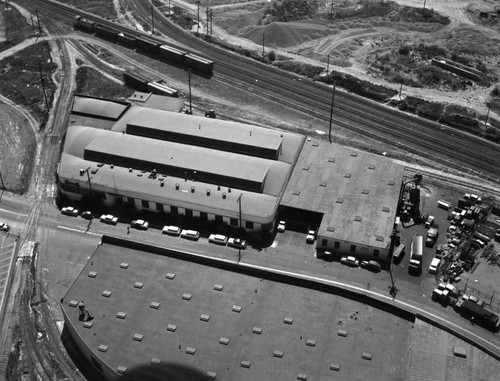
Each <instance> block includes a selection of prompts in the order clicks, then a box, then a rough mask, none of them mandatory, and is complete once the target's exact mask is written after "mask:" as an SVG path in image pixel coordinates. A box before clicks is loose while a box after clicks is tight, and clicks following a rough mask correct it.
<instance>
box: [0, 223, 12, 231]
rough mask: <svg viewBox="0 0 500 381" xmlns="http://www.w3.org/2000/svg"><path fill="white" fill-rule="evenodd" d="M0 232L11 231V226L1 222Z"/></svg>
mask: <svg viewBox="0 0 500 381" xmlns="http://www.w3.org/2000/svg"><path fill="white" fill-rule="evenodd" d="M0 230H1V231H3V232H8V231H9V230H10V226H9V225H8V224H6V223H5V222H0Z"/></svg>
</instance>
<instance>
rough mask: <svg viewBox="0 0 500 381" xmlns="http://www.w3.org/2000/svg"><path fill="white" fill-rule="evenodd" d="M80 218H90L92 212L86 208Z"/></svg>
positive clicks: (92, 216)
mask: <svg viewBox="0 0 500 381" xmlns="http://www.w3.org/2000/svg"><path fill="white" fill-rule="evenodd" d="M82 218H85V219H86V220H91V219H92V218H94V214H93V213H92V212H91V211H89V210H86V211H85V212H83V213H82Z"/></svg>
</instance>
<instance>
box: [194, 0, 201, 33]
mask: <svg viewBox="0 0 500 381" xmlns="http://www.w3.org/2000/svg"><path fill="white" fill-rule="evenodd" d="M195 4H196V7H197V8H198V21H197V29H196V36H198V35H199V34H200V0H196V3H195Z"/></svg>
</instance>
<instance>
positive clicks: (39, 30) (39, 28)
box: [35, 9, 42, 36]
mask: <svg viewBox="0 0 500 381" xmlns="http://www.w3.org/2000/svg"><path fill="white" fill-rule="evenodd" d="M35 12H36V19H37V20H38V33H40V36H41V35H42V26H41V25H40V16H39V15H38V9H35Z"/></svg>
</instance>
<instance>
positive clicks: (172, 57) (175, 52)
mask: <svg viewBox="0 0 500 381" xmlns="http://www.w3.org/2000/svg"><path fill="white" fill-rule="evenodd" d="M185 55H186V52H184V51H182V50H180V49H177V48H174V47H172V46H169V45H165V44H163V45H161V46H160V58H164V59H165V60H166V61H168V62H174V63H177V64H180V65H182V64H184V56H185Z"/></svg>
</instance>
